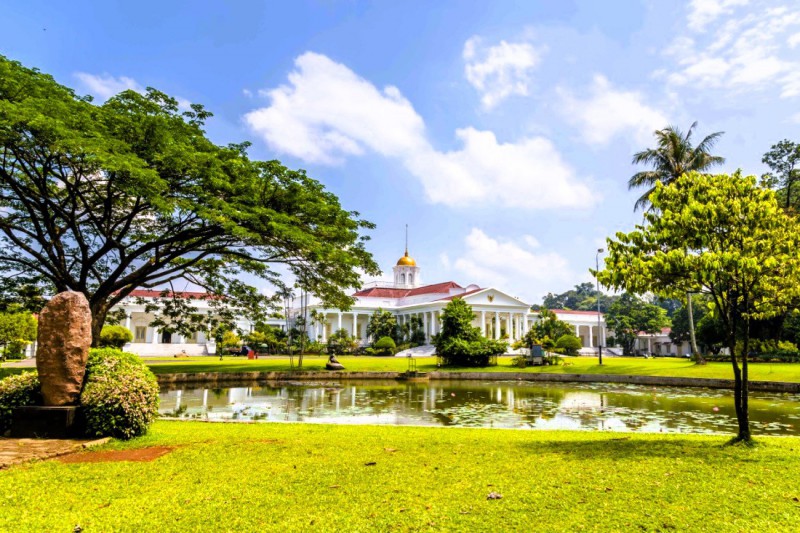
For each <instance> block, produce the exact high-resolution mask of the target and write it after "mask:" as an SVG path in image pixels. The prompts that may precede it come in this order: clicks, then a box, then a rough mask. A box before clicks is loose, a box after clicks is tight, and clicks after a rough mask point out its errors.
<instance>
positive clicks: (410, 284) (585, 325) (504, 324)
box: [114, 250, 606, 356]
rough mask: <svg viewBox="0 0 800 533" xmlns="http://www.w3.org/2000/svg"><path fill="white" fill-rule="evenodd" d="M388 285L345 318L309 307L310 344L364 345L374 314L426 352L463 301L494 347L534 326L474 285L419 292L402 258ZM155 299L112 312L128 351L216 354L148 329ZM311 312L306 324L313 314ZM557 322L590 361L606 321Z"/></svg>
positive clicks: (577, 318) (378, 285) (195, 341)
mask: <svg viewBox="0 0 800 533" xmlns="http://www.w3.org/2000/svg"><path fill="white" fill-rule="evenodd" d="M393 274H394V276H393V279H394V281H393V282H373V283H369V284H367V285H366V286H364V287H363V288H362V289H361V290H359V291H357V292H356V293H355V294H353V297H354V299H355V302H354V304H353V306H352V307H351V308H350V309H349V310H347V311H342V310H340V309H332V308H327V307H325V306H323V305H320V304H311V305H309V306H308V309H307V313H308V315H307V316H308V318H309V320H308V328H307V331H308V334H309V337H310V338H312V339H315V340H318V341H320V342H323V343H324V342H326V341H327V340H328V337H330V335H331V334H332V333H334V332H335V331H338V330H340V329H345V330H346V331H347V332H348V333H349V334H350V335H351V336H353V337H354V338H356V339H359V341H360V343H361V344H368V343H370V342H371V341H372V340H373V339H370V338H368V335H367V324H368V323H369V319H370V317H371V316H372V314H373V313H374V312H375V311H377V310H378V309H382V310H384V311H389V312H390V313H392V314H393V315H394V316H395V317H396V319H397V322H398V324H406V323H409V322H410V321H411V320H412V317H417V318H419V320H420V322H421V324H422V329H423V332H424V335H425V343H426V344H430V343H431V342H432V338H433V336H434V335H436V334H437V333H438V332H439V329H440V318H441V313H442V311H443V310H444V308H445V306H446V305H447V304H448V303H449V302H450V301H451V300H453V298H462V299H463V300H464V301H465V302H466V303H468V304H469V305H470V306H472V309H473V311H474V316H475V318H474V320H473V325H474V326H477V327H479V328H480V330H481V333H482V334H483V335H484V336H486V337H488V338H492V339H502V338H505V339H507V340H508V341H509V343H510V344H511V343H513V342H514V341H517V340H519V339H521V338H522V337H523V336H524V335H525V334H526V333H527V332H528V330H529V329H530V327H531V325H532V324H533V323H534V322H535V321H537V320H538V319H539V315H538V313H537V312H535V311H532V310H531V306H530V304H528V303H526V302H524V301H522V300H520V299H519V298H517V297H514V296H512V295H510V294H507V293H505V292H503V291H501V290H499V289H495V288H492V287H479V286H478V285H466V286H462V285H460V284H458V283H456V282H454V281H445V282H441V283H433V284H427V285H426V284H423V283H422V277H421V268H420V267H419V266H418V265H417V263H416V261H415V260H414V259H413V258H412V257H410V256H409V255H408V250H406V253H405V255H403V257H401V258H400V259H399V260H398V261H397V264H396V265H395V266H394V268H393ZM175 295H176V296H179V297H183V298H187V299H189V300H190V305H191V306H192V307H194V308H195V309H196V312H197V313H203V314H204V313H210V312H213V309H212V307H211V306H209V302H208V300H207V297H208V295H207V294H205V293H196V292H195V293H193V292H182V293H176V294H175ZM160 296H161V292H160V291H155V290H136V291H134V292H133V293H131V295H130V296H129V297H127V298H125V299H124V300H122V301H121V302H120V303H119V304H117V306H116V307H115V308H114V310H116V309H123V310H124V311H125V317H126V318H125V320H124V322H123V325H124V326H125V327H127V328H128V329H130V330H131V332H132V333H133V342H132V343H130V344H129V345H127V346H126V347H125V349H126V350H128V351H131V352H133V353H136V354H139V355H143V356H172V355H175V354H180V353H186V354H187V355H204V354H208V355H211V354H215V353H216V349H217V348H216V344H215V342H214V339H213V338H208V337H207V335H206V333H204V332H197V333H195V334H193V335H192V336H189V337H183V336H181V335H177V334H170V333H168V332H165V331H160V330H158V329H157V328H154V327H153V326H151V325H150V324H151V323H152V322H153V320H154V319H155V316H154V315H153V314H152V313H149V312H148V311H147V310H146V309H145V307H146V303H147V302H148V301H149V302H152V301H153V300H154V299H156V298H158V297H160ZM312 310H313V311H316V312H315V313H313V316H315V317H318V318H317V319H316V320H311V316H312V313H311V311H312ZM553 311H554V312H555V313H556V315H557V316H558V318H559V319H560V320H563V321H564V322H567V323H568V324H570V325H571V326H573V327H574V328H575V335H576V336H578V337H580V339H581V342H582V344H583V349H582V353H596V351H597V348H596V347H597V346H598V343H600V345H604V343H605V339H606V331H605V320H604V317H603V315H602V314H601V315H600V321H599V323H598V314H597V313H596V312H594V311H568V310H559V309H555V310H553ZM299 316H300V309H299V308H295V309H292V311H291V313H290V325H291V324H292V323H293V322H294V321H296V319H297V318H298V317H299ZM270 325H272V326H274V327H279V328H281V329H285V327H286V322H285V321H284V320H282V319H274V320H273V321H272V323H270ZM236 327H237V329H238V330H239V331H241V332H242V333H248V332H250V331H252V329H253V324H252V322H251V321H250V320H248V319H247V318H245V317H240V318H239V319H237V321H236Z"/></svg>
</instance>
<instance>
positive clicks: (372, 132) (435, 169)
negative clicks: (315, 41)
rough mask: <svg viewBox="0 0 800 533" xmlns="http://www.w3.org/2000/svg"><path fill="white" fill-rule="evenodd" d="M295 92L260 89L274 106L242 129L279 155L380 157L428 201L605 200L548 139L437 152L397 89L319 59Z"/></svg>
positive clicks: (472, 135)
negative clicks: (393, 163)
mask: <svg viewBox="0 0 800 533" xmlns="http://www.w3.org/2000/svg"><path fill="white" fill-rule="evenodd" d="M295 65H296V70H295V71H293V72H292V73H290V74H289V84H288V85H284V86H281V87H278V88H276V89H272V90H267V91H261V94H263V95H264V96H266V97H267V98H268V99H269V101H270V103H269V106H267V107H262V108H259V109H255V110H253V111H251V112H249V113H247V114H246V115H245V116H244V121H245V122H246V123H247V125H248V126H249V127H250V128H251V129H252V130H253V131H254V132H255V133H257V134H259V135H260V136H261V137H262V138H263V139H264V141H266V143H267V144H268V145H269V146H270V147H271V148H272V149H274V150H277V151H279V152H281V153H284V154H289V155H292V156H295V157H298V158H300V159H302V160H303V161H306V162H311V163H320V164H327V165H335V164H341V163H343V162H344V161H345V160H346V159H347V158H348V157H353V156H361V155H364V154H367V153H375V154H379V155H382V156H384V157H388V158H393V159H396V160H398V161H399V162H401V163H402V164H403V165H404V166H405V167H406V169H407V170H408V171H409V172H410V173H411V174H413V175H414V176H415V177H416V178H417V179H419V181H420V182H421V184H422V186H423V189H424V190H425V193H426V196H427V198H428V200H429V201H431V202H435V203H442V204H446V205H453V206H464V205H475V204H480V205H484V206H485V205H494V204H498V205H505V206H525V207H529V208H534V207H539V206H541V207H552V208H557V207H585V206H588V205H590V204H592V203H594V202H595V201H597V200H598V198H597V197H596V195H593V194H592V193H591V192H590V190H589V188H588V187H587V186H585V185H584V184H582V183H580V182H579V181H578V180H577V178H576V176H575V173H574V171H573V169H572V168H571V167H570V166H569V165H568V164H567V163H566V162H565V161H564V160H563V159H562V158H561V155H560V154H559V152H558V150H557V149H556V148H555V146H554V145H553V144H552V143H551V142H550V141H549V140H548V139H546V138H544V137H527V138H523V139H520V140H518V141H516V142H501V141H498V139H497V138H496V136H495V135H494V133H492V132H491V131H481V130H477V129H475V128H472V127H465V128H462V129H459V130H457V131H456V132H455V135H456V138H457V139H458V140H459V141H460V142H461V148H460V149H456V150H452V151H449V152H441V151H438V150H436V149H435V148H434V147H433V146H432V145H431V143H430V142H429V140H428V139H427V136H426V132H425V123H424V121H423V120H422V117H420V116H419V114H417V112H416V111H415V110H414V107H413V106H412V105H411V103H410V102H409V101H408V100H407V99H406V98H405V97H404V96H403V95H402V94H401V93H400V90H399V89H397V88H396V87H393V86H388V87H385V88H384V89H382V90H380V89H378V88H377V87H375V86H374V85H373V84H372V83H370V82H369V81H367V80H365V79H363V78H361V77H359V76H358V75H356V74H355V73H354V72H353V71H351V70H350V69H349V68H347V67H346V66H345V65H342V64H340V63H336V62H334V61H332V60H331V59H329V58H328V57H326V56H324V55H320V54H315V53H311V52H308V53H305V54H303V55H301V56H300V57H298V58H297V59H296V61H295Z"/></svg>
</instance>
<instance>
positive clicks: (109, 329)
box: [98, 326, 133, 349]
mask: <svg viewBox="0 0 800 533" xmlns="http://www.w3.org/2000/svg"><path fill="white" fill-rule="evenodd" d="M132 340H133V333H131V330H129V329H128V328H126V327H125V326H103V329H102V331H100V340H99V341H98V344H99V345H100V346H103V347H110V348H119V349H122V347H123V346H125V345H126V344H128V343H129V342H131V341H132Z"/></svg>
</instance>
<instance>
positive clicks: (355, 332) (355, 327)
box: [353, 312, 358, 337]
mask: <svg viewBox="0 0 800 533" xmlns="http://www.w3.org/2000/svg"><path fill="white" fill-rule="evenodd" d="M353 337H358V313H355V312H354V313H353Z"/></svg>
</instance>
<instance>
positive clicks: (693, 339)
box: [686, 292, 706, 365]
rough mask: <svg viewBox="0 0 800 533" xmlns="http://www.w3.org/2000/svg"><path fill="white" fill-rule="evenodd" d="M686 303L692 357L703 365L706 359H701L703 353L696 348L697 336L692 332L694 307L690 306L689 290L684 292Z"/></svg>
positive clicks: (690, 296)
mask: <svg viewBox="0 0 800 533" xmlns="http://www.w3.org/2000/svg"><path fill="white" fill-rule="evenodd" d="M686 304H687V305H686V307H687V310H688V311H689V339H690V340H691V344H692V357H693V358H694V360H695V362H696V363H697V364H698V365H704V364H706V360H705V359H703V355H702V354H701V353H700V350H698V349H697V338H696V337H695V334H694V309H693V308H692V293H691V292H687V293H686Z"/></svg>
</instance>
